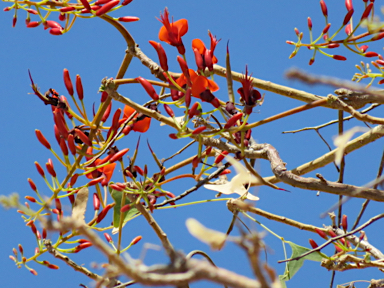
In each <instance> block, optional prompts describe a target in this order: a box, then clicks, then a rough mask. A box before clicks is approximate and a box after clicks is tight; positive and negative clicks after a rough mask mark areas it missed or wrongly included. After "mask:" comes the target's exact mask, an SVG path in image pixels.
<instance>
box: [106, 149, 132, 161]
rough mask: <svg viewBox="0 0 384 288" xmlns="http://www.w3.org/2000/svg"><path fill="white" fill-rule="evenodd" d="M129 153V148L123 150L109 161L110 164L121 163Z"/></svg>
mask: <svg viewBox="0 0 384 288" xmlns="http://www.w3.org/2000/svg"><path fill="white" fill-rule="evenodd" d="M128 151H129V148H125V149H123V150H120V151H119V152H117V153H116V154H115V155H113V156H112V157H111V159H109V162H110V163H113V162H116V161H120V160H121V158H122V157H123V156H124V155H125V154H126V153H127V152H128Z"/></svg>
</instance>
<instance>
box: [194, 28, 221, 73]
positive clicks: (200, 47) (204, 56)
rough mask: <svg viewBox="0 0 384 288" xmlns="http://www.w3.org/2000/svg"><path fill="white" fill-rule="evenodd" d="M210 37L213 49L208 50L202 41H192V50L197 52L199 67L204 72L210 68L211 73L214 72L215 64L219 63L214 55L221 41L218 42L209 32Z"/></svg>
mask: <svg viewBox="0 0 384 288" xmlns="http://www.w3.org/2000/svg"><path fill="white" fill-rule="evenodd" d="M208 35H209V37H210V38H211V49H207V48H206V47H205V45H204V43H203V41H201V40H200V39H193V40H192V49H193V51H194V52H195V58H196V64H197V67H198V68H199V69H202V70H204V69H205V68H206V67H208V69H209V71H212V70H213V64H216V63H217V58H216V57H215V55H213V53H214V52H215V48H216V45H217V43H219V41H220V39H219V40H217V38H216V36H213V35H212V34H211V32H209V31H208Z"/></svg>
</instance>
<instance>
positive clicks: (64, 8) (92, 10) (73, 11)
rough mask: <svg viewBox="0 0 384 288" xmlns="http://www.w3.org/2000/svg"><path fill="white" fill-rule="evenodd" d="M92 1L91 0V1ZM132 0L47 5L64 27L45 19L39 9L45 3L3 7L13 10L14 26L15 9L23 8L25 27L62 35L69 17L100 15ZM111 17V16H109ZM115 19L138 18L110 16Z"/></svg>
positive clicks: (81, 1)
mask: <svg viewBox="0 0 384 288" xmlns="http://www.w3.org/2000/svg"><path fill="white" fill-rule="evenodd" d="M92 2H93V1H92ZM130 2H132V0H123V1H122V2H121V3H120V0H97V1H95V2H94V3H90V2H88V1H87V0H80V3H81V4H80V5H79V4H78V3H65V4H57V5H49V10H50V12H57V13H59V17H58V18H59V21H61V22H64V21H65V25H64V27H63V26H61V25H60V23H58V22H56V21H53V20H47V15H48V14H47V15H43V14H42V13H41V11H44V10H45V9H39V8H45V7H43V6H46V5H47V4H46V3H43V2H40V3H34V6H36V10H35V9H31V8H30V5H21V3H20V4H19V3H17V1H15V3H14V4H13V5H12V6H9V7H6V8H4V11H11V10H15V15H14V17H13V20H12V26H13V27H15V26H16V23H17V10H21V9H22V10H25V11H26V12H27V18H26V19H25V24H26V26H27V28H35V27H38V26H40V25H42V26H43V27H44V30H47V29H49V33H51V34H52V35H62V34H64V33H66V32H68V31H69V30H70V28H71V27H72V24H70V23H71V21H69V19H70V18H71V17H77V15H83V14H84V15H87V16H88V17H97V16H99V17H101V16H103V15H104V14H106V13H109V12H111V11H114V10H117V9H119V8H122V7H124V6H126V5H128V4H129V3H130ZM31 15H36V17H38V18H39V19H36V20H35V21H31ZM111 18H112V17H111ZM112 19H113V20H115V21H119V22H135V21H138V20H140V19H139V18H138V17H134V16H123V17H118V18H112Z"/></svg>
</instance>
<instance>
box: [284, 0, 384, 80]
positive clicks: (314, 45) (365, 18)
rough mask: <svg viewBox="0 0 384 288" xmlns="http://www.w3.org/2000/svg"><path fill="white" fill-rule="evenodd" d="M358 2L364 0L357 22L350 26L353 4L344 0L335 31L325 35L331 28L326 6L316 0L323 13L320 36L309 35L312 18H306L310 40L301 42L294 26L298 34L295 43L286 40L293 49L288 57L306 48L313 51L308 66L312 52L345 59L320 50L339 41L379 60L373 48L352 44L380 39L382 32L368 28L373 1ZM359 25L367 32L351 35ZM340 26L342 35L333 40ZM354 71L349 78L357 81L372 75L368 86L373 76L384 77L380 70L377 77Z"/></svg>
mask: <svg viewBox="0 0 384 288" xmlns="http://www.w3.org/2000/svg"><path fill="white" fill-rule="evenodd" d="M362 2H363V3H364V11H363V13H362V14H361V16H360V19H359V21H355V26H353V25H352V16H353V15H354V14H355V10H354V7H353V4H352V0H345V7H346V9H347V12H346V14H345V16H344V18H343V21H342V25H341V27H340V28H339V29H338V30H337V33H336V34H335V35H333V36H331V37H330V36H329V30H330V28H331V23H328V7H327V5H326V3H325V1H324V0H321V1H320V8H321V11H322V13H323V16H324V18H325V21H326V25H325V27H324V28H323V30H322V32H321V35H320V37H318V38H317V39H316V37H312V26H313V24H312V19H311V18H310V17H308V30H309V33H310V39H311V43H309V44H305V43H302V39H303V32H300V31H299V30H298V29H297V28H295V29H294V31H295V33H296V36H297V37H298V41H297V42H296V43H295V42H293V41H287V43H288V44H291V45H295V50H294V51H293V52H292V54H291V55H290V58H292V57H294V56H295V55H296V54H297V52H298V50H299V49H300V47H307V48H308V49H310V50H313V56H312V57H311V59H310V60H309V65H312V64H313V63H314V62H315V55H316V52H318V51H320V52H321V53H322V54H323V55H326V56H328V57H331V58H333V59H335V60H341V61H345V60H347V58H346V57H345V56H342V55H337V54H328V53H326V52H325V51H324V50H325V49H334V48H338V47H340V45H341V44H342V45H345V46H348V50H350V51H353V52H354V53H356V54H359V55H361V56H363V57H368V58H369V57H378V58H379V59H381V60H382V57H381V55H380V54H378V53H376V52H374V51H367V49H368V45H361V46H358V45H356V40H358V41H359V42H363V43H369V42H374V41H378V40H380V39H382V38H384V32H383V31H382V29H370V21H372V20H373V11H374V4H375V3H374V2H375V1H374V0H373V1H372V0H370V1H368V0H363V1H362ZM362 24H365V25H366V26H368V31H367V32H366V33H363V34H360V35H354V34H353V33H354V32H355V31H356V29H357V28H358V27H360V26H361V25H362ZM375 25H376V24H375ZM342 28H344V31H345V34H346V36H343V37H342V38H341V39H337V40H336V39H335V37H336V36H337V34H338V32H339V31H341V30H342ZM363 38H365V39H363ZM312 39H316V40H312ZM321 39H323V40H324V42H323V43H318V41H319V40H321ZM362 39H363V41H362ZM373 63H375V64H376V65H377V66H379V64H378V63H377V62H376V61H375V62H373ZM375 64H373V65H374V66H376V65H375ZM377 68H378V69H379V70H381V67H380V66H379V67H377ZM357 74H359V73H357ZM357 74H355V76H354V78H353V80H358V81H359V80H361V79H364V78H368V77H370V78H372V81H371V82H370V83H369V84H368V86H369V85H371V84H372V82H373V80H374V79H375V78H377V77H384V73H383V71H381V75H380V76H378V75H373V73H372V75H371V74H370V73H363V74H360V75H357ZM380 81H381V80H380ZM382 83H384V81H382V82H381V83H380V82H379V84H382Z"/></svg>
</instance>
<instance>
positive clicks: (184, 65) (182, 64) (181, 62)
mask: <svg viewBox="0 0 384 288" xmlns="http://www.w3.org/2000/svg"><path fill="white" fill-rule="evenodd" d="M177 62H179V65H180V68H181V71H182V72H183V74H184V76H185V78H186V79H187V85H188V86H189V87H191V86H192V82H191V77H190V76H189V70H188V65H187V62H185V60H184V58H183V57H181V56H180V55H178V56H177Z"/></svg>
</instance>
